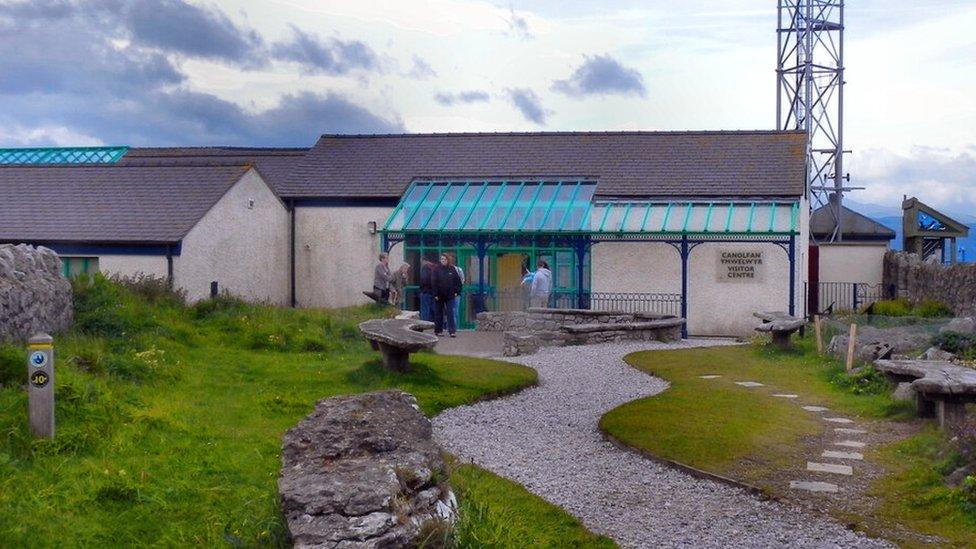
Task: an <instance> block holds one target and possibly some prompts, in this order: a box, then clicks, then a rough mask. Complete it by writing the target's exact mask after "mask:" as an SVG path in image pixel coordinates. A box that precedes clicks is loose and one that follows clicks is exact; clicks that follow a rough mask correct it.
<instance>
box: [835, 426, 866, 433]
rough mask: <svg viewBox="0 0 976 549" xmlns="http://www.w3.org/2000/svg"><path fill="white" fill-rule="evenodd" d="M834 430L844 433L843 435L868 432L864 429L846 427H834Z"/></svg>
mask: <svg viewBox="0 0 976 549" xmlns="http://www.w3.org/2000/svg"><path fill="white" fill-rule="evenodd" d="M834 431H835V432H837V433H844V434H845V435H866V434H867V433H868V432H867V431H865V430H864V429H851V428H848V427H834Z"/></svg>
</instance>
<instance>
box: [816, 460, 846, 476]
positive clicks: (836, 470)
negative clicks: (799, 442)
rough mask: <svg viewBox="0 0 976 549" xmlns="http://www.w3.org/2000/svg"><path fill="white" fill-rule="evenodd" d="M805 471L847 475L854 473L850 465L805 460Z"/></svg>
mask: <svg viewBox="0 0 976 549" xmlns="http://www.w3.org/2000/svg"><path fill="white" fill-rule="evenodd" d="M807 471H813V472H815V473H833V474H835V475H848V476H850V475H853V474H854V469H853V468H852V467H851V466H850V465H839V464H837V463H817V462H816V461H808V462H807Z"/></svg>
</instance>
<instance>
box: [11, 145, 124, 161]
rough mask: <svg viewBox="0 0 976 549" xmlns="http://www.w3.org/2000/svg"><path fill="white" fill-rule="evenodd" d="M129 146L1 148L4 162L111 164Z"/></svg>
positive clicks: (122, 154) (120, 156)
mask: <svg viewBox="0 0 976 549" xmlns="http://www.w3.org/2000/svg"><path fill="white" fill-rule="evenodd" d="M127 150H128V147H43V148H25V149H0V165H2V164H111V163H114V162H117V161H118V160H119V159H120V158H122V156H124V155H125V152H126V151H127Z"/></svg>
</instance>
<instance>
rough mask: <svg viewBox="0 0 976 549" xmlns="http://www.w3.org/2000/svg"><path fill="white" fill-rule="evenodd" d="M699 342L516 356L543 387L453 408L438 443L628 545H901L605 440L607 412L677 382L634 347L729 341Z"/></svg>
mask: <svg viewBox="0 0 976 549" xmlns="http://www.w3.org/2000/svg"><path fill="white" fill-rule="evenodd" d="M723 343H724V342H719V341H712V340H690V341H687V342H682V343H677V344H662V343H639V344H631V343H628V344H610V345H595V346H583V347H561V348H560V347H556V348H544V349H541V350H540V351H539V353H538V354H535V355H530V356H527V357H516V358H509V359H506V360H511V361H513V362H519V363H521V364H525V365H527V366H530V367H532V368H535V369H536V370H537V371H538V372H539V386H538V387H534V388H531V389H527V390H525V391H522V392H521V393H518V394H516V395H513V396H511V397H507V398H502V399H498V400H492V401H486V402H481V403H478V404H475V405H472V406H461V407H458V408H453V409H451V410H447V411H446V412H444V413H442V414H441V415H439V416H437V417H436V418H435V419H434V433H435V437H436V439H437V440H438V442H439V443H440V444H441V445H442V446H443V447H444V448H445V449H447V450H448V451H450V452H452V453H454V454H456V455H458V456H459V457H460V458H461V459H463V460H466V461H472V462H474V463H476V464H478V465H479V466H481V467H484V468H486V469H489V470H491V471H493V472H495V473H497V474H500V475H502V476H505V477H507V478H509V479H512V480H514V481H516V482H519V483H521V484H522V485H524V486H525V487H526V488H528V489H529V490H530V491H532V492H534V493H536V494H538V495H540V496H542V497H543V498H545V499H547V500H548V501H550V502H552V503H555V504H556V505H559V506H561V507H563V508H564V509H566V510H568V511H569V512H570V513H572V514H573V515H575V516H576V517H578V518H579V519H580V520H581V521H582V522H583V524H585V525H586V526H587V528H589V529H590V530H592V531H594V532H597V533H600V534H605V535H607V536H610V537H612V538H613V539H615V540H616V541H617V542H618V543H620V544H621V545H622V546H626V547H652V546H653V547H661V546H667V547H728V546H739V547H770V546H790V547H890V545H889V544H887V543H885V542H882V541H879V540H874V539H870V538H866V537H864V536H862V535H860V534H857V533H854V532H851V531H849V530H847V529H845V528H844V527H842V526H841V525H839V524H837V523H835V522H833V521H830V520H829V519H827V518H824V517H820V516H812V515H809V514H807V513H805V512H803V511H800V510H799V509H797V508H794V507H790V506H787V505H784V504H781V503H776V502H771V501H761V500H759V499H757V498H755V497H754V496H752V495H750V494H748V493H747V492H745V491H743V490H740V489H737V488H733V487H729V486H728V485H725V484H720V483H717V482H713V481H708V480H701V479H697V478H694V477H691V476H689V475H687V474H685V473H682V472H679V471H677V470H674V469H671V468H668V467H664V466H662V465H659V464H657V463H655V462H653V461H650V460H647V459H644V458H641V457H640V456H637V455H635V454H633V453H631V452H627V451H624V450H620V449H618V448H616V447H615V446H613V445H612V444H610V443H608V442H605V441H604V440H603V438H602V437H601V435H600V433H599V430H598V428H597V422H598V421H599V419H600V417H601V416H602V415H603V414H604V413H606V412H607V411H608V410H610V409H612V408H615V407H617V406H619V405H621V404H623V403H625V402H629V401H631V400H635V399H638V398H642V397H645V396H649V395H653V394H656V393H659V392H661V391H663V390H664V389H666V388H667V383H666V382H664V381H662V380H660V379H658V378H654V377H651V376H649V375H647V374H644V373H643V372H640V371H638V370H636V369H634V368H631V367H630V366H628V365H627V364H625V363H624V362H623V360H622V357H623V356H624V355H626V354H627V353H629V352H633V351H637V350H646V349H667V348H679V347H694V346H706V345H716V344H723Z"/></svg>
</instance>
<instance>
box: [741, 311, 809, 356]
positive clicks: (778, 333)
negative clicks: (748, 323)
mask: <svg viewBox="0 0 976 549" xmlns="http://www.w3.org/2000/svg"><path fill="white" fill-rule="evenodd" d="M752 316H754V317H756V318H758V319H759V320H762V321H763V323H762V324H761V325H759V326H757V327H756V331H757V332H769V333H771V334H773V345H776V346H777V347H779V348H780V349H783V350H789V349H791V348H792V345H791V344H790V335H792V334H793V332H796V331H797V330H799V329H800V328H802V327H804V326H806V324H807V321H806V320H805V319H802V318H797V317H795V316H791V315H788V314H786V313H784V312H782V311H765V312H758V313H752Z"/></svg>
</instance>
